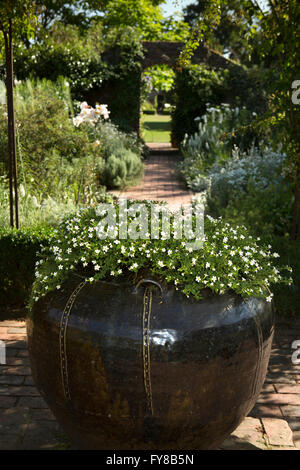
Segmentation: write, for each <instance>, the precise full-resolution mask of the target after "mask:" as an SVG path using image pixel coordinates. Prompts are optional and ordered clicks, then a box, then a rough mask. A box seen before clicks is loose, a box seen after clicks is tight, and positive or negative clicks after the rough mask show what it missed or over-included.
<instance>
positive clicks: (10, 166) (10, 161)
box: [3, 31, 14, 227]
mask: <svg viewBox="0 0 300 470" xmlns="http://www.w3.org/2000/svg"><path fill="white" fill-rule="evenodd" d="M3 36H4V42H5V68H6V102H7V130H8V175H9V176H8V177H9V212H10V225H11V227H14V192H13V159H12V145H11V122H10V118H9V116H10V114H9V112H8V109H10V97H9V94H8V81H9V70H10V65H9V40H8V38H7V34H6V32H5V31H3Z"/></svg>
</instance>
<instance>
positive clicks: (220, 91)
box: [172, 65, 266, 144]
mask: <svg viewBox="0 0 300 470" xmlns="http://www.w3.org/2000/svg"><path fill="white" fill-rule="evenodd" d="M259 85H260V79H259V74H258V71H255V70H251V71H248V70H247V69H243V68H240V69H239V68H236V67H235V68H234V69H231V68H230V69H223V70H211V69H210V68H208V67H207V66H205V65H200V66H199V65H189V66H187V67H185V68H183V69H182V70H181V71H178V72H177V74H176V78H175V97H174V102H175V110H174V111H173V113H172V138H173V141H175V142H177V143H178V144H179V143H181V142H182V140H183V138H184V136H185V134H188V135H191V134H193V133H194V132H196V131H197V127H198V124H197V121H195V118H197V117H199V116H203V115H204V114H205V113H206V110H207V106H210V105H212V106H218V105H220V104H221V103H229V104H230V105H231V106H233V107H235V106H238V107H240V108H242V107H246V108H247V109H248V110H249V111H251V112H256V113H257V114H261V113H262V112H263V111H264V110H265V107H266V99H265V97H264V94H263V91H262V88H261V87H260V86H259Z"/></svg>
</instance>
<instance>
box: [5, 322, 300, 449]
mask: <svg viewBox="0 0 300 470" xmlns="http://www.w3.org/2000/svg"><path fill="white" fill-rule="evenodd" d="M299 339H300V320H293V321H291V320H289V321H288V320H282V319H278V320H277V325H276V333H275V339H274V342H273V347H272V354H271V359H270V363H269V368H268V374H267V378H266V381H265V384H264V387H263V389H262V392H261V394H260V396H259V398H258V400H257V403H256V405H255V406H254V408H253V409H252V411H251V412H250V413H249V416H248V417H247V418H245V420H244V421H243V422H242V424H241V425H240V426H239V427H238V428H237V429H236V430H235V431H234V432H233V433H232V434H231V436H230V437H229V438H228V439H227V440H226V441H225V442H224V443H223V444H222V446H221V449H223V450H251V449H253V450H300V367H299V365H293V364H292V361H291V354H292V352H293V350H292V349H291V345H292V342H293V341H294V340H299ZM0 340H2V341H3V342H4V343H5V345H6V364H2V365H0V450H39V449H55V450H56V449H67V448H68V447H69V445H70V444H69V442H68V438H67V436H65V435H64V433H63V431H62V430H61V429H60V427H59V425H58V424H57V422H56V420H55V418H54V416H53V415H52V413H51V411H50V410H49V408H48V406H47V404H46V403H45V401H44V400H43V398H42V397H41V395H40V394H39V392H38V390H37V389H36V387H35V385H34V383H33V381H32V377H31V370H30V364H29V359H28V351H27V345H26V328H25V322H24V321H18V320H14V321H13V320H11V321H5V320H4V321H0ZM274 370H275V372H274Z"/></svg>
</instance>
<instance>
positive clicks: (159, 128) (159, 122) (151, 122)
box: [141, 114, 171, 142]
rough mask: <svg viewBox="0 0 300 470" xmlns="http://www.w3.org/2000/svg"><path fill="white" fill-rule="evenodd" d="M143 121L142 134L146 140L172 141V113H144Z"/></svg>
mask: <svg viewBox="0 0 300 470" xmlns="http://www.w3.org/2000/svg"><path fill="white" fill-rule="evenodd" d="M141 121H142V136H143V138H144V140H145V142H170V137H171V116H170V115H161V114H143V115H142V119H141Z"/></svg>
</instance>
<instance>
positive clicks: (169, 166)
mask: <svg viewBox="0 0 300 470" xmlns="http://www.w3.org/2000/svg"><path fill="white" fill-rule="evenodd" d="M160 145H161V147H159V148H157V146H156V145H155V144H152V154H151V155H150V157H149V158H148V160H147V163H146V171H145V176H144V179H143V182H142V184H141V185H140V186H137V187H136V188H131V189H129V190H126V191H122V192H114V193H115V194H117V195H123V196H125V195H126V197H129V198H136V199H158V200H166V201H168V202H169V204H170V206H177V205H180V204H186V203H188V202H190V200H191V196H192V194H191V193H190V192H188V191H186V190H185V189H184V188H183V186H182V185H181V184H180V182H178V179H177V177H176V171H175V167H176V161H178V155H177V154H176V151H174V150H172V149H171V148H170V146H168V145H167V144H160ZM162 147H164V148H163V149H162ZM0 340H2V341H4V343H5V345H6V353H7V354H6V364H4V365H0V450H8V449H12V450H23V449H24V450H29V449H30V450H37V449H67V448H69V443H68V439H67V437H66V436H65V435H64V433H63V432H62V431H61V429H60V427H59V426H58V424H57V422H56V420H55V418H54V416H53V415H52V413H51V411H50V410H49V408H48V406H47V404H46V403H45V401H44V400H43V398H42V397H41V395H40V394H39V392H38V390H37V389H36V387H35V385H34V383H33V380H32V376H31V369H30V364H29V358H28V351H27V345H26V328H25V322H24V321H17V320H10V321H8V320H7V321H0ZM295 340H300V320H290V319H289V320H283V319H280V320H278V322H277V328H276V330H275V339H274V342H273V349H272V354H271V360H270V363H269V368H268V374H267V378H266V381H265V384H264V387H263V390H262V392H261V394H260V396H259V398H258V400H257V403H256V405H255V407H254V408H253V409H252V411H251V412H250V414H249V416H248V417H247V418H245V420H244V421H243V422H242V423H241V424H240V426H239V427H238V428H237V429H236V430H235V431H234V432H233V433H232V434H231V436H230V437H229V438H228V439H227V440H226V441H225V442H224V443H223V444H222V446H221V449H224V450H227V449H229V450H248V449H253V450H258V449H261V450H282V449H285V450H300V365H293V364H292V361H291V354H292V352H293V350H292V349H291V345H292V343H293V341H295Z"/></svg>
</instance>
